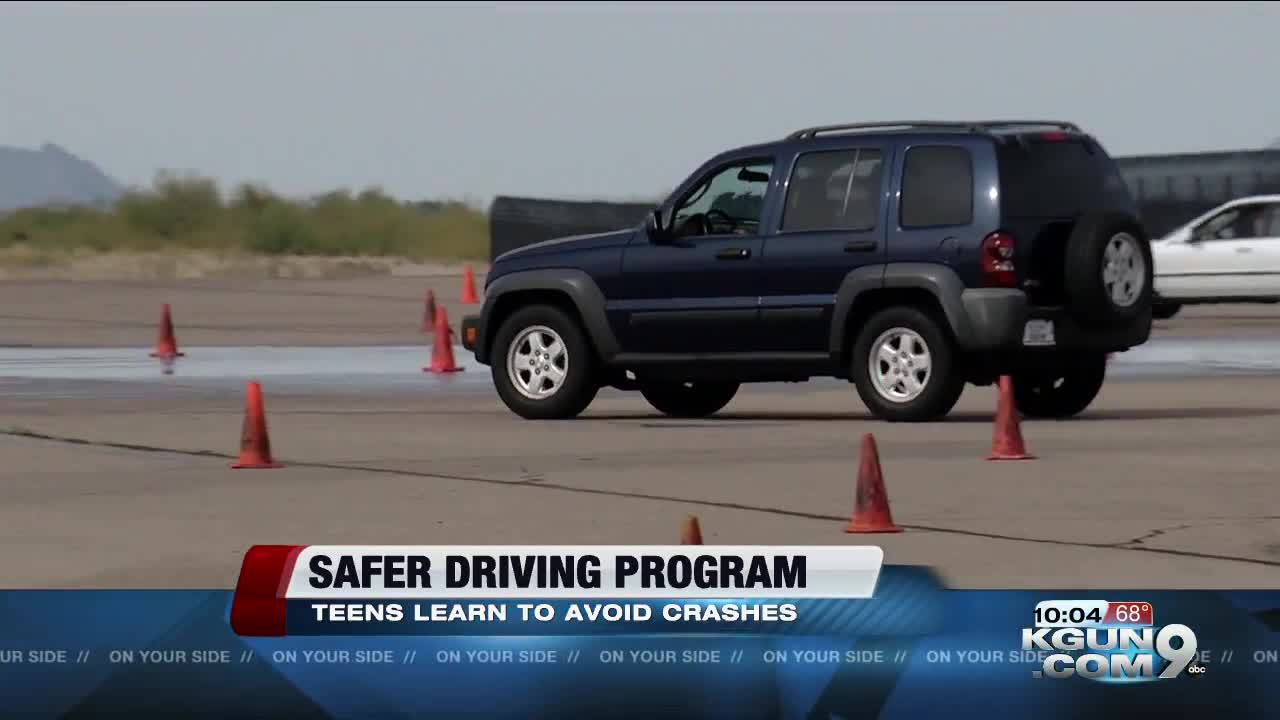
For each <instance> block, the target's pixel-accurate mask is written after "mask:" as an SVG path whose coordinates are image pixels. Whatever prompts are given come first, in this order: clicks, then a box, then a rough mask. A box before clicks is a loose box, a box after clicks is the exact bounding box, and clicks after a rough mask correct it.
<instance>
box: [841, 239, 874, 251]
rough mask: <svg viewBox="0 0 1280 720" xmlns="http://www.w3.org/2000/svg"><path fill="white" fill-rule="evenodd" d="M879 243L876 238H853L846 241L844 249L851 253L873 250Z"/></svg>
mask: <svg viewBox="0 0 1280 720" xmlns="http://www.w3.org/2000/svg"><path fill="white" fill-rule="evenodd" d="M877 244H878V243H876V241H875V240H851V241H849V242H848V243H845V246H844V251H845V252H849V253H854V252H871V251H872V250H875V249H876V245H877Z"/></svg>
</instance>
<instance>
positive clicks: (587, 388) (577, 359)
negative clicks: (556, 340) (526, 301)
mask: <svg viewBox="0 0 1280 720" xmlns="http://www.w3.org/2000/svg"><path fill="white" fill-rule="evenodd" d="M536 327H544V328H548V329H550V330H551V331H552V332H554V333H555V334H556V335H558V336H559V337H560V340H561V341H562V342H563V343H564V350H565V353H564V355H565V358H564V360H565V361H564V363H560V362H558V361H557V359H556V358H552V359H551V360H550V361H549V362H548V364H550V363H551V362H555V364H556V367H563V368H565V370H566V372H565V377H564V380H563V381H562V383H561V385H560V386H559V388H557V389H556V390H555V391H554V393H552V394H550V395H547V396H546V397H544V398H532V397H528V396H526V395H525V394H523V393H522V392H521V391H520V390H519V389H517V387H516V381H515V380H513V379H512V377H511V373H510V372H509V370H508V367H507V359H508V353H509V352H510V351H511V345H512V343H515V342H520V345H521V346H522V347H524V348H525V349H530V348H529V346H528V345H527V343H526V342H525V339H524V338H523V337H522V333H524V332H525V331H526V330H530V329H532V328H536ZM491 363H492V365H491V372H492V375H493V385H494V388H495V389H497V391H498V397H500V398H502V402H503V403H505V404H506V406H507V407H508V408H510V409H511V411H512V412H514V413H515V414H516V415H519V416H520V417H522V418H525V419H526V420H564V419H567V418H572V417H576V416H577V415H578V414H580V413H581V412H582V411H583V410H586V409H587V406H588V405H590V404H591V401H592V400H594V399H595V397H596V393H597V392H599V390H600V386H599V384H598V383H597V382H596V358H595V352H594V351H593V349H592V347H591V344H590V342H588V340H587V334H586V332H584V331H583V329H582V326H581V325H580V324H579V323H578V322H577V320H576V319H575V318H574V317H573V316H571V315H570V314H568V313H566V312H565V311H564V310H561V309H560V308H558V307H555V306H553V305H533V306H530V307H527V308H523V309H521V310H517V311H516V312H514V313H512V314H511V316H510V317H508V318H507V319H506V320H505V321H503V323H502V325H501V326H500V327H499V328H498V333H497V335H496V336H495V337H494V343H493V357H492V360H491Z"/></svg>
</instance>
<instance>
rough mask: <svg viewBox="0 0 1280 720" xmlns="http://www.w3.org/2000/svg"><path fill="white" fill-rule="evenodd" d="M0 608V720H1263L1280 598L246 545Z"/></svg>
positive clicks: (815, 550) (827, 558) (663, 551)
mask: <svg viewBox="0 0 1280 720" xmlns="http://www.w3.org/2000/svg"><path fill="white" fill-rule="evenodd" d="M0 602H3V607H4V608H5V610H6V612H5V615H4V616H3V617H4V621H3V624H2V625H0V631H2V634H0V708H4V710H3V712H0V716H3V717H20V718H90V717H100V716H111V717H123V716H128V717H162V716H170V715H172V714H174V713H175V712H177V713H178V714H183V712H180V711H181V710H183V709H187V708H196V707H198V708H199V709H200V712H199V714H200V715H201V716H207V717H240V716H253V717H259V718H276V717H280V718H285V717H288V718H367V717H406V716H433V717H434V716H443V717H456V716H470V715H475V716H483V717H498V718H503V717H512V718H525V717H543V716H545V717H579V716H587V717H597V716H605V717H645V718H653V717H691V716H698V717H715V718H719V717H724V718H757V717H759V718H811V717H821V718H853V717H867V716H878V717H882V718H897V717H903V718H906V717H921V716H930V715H935V714H937V713H938V712H939V710H940V709H942V708H945V711H946V714H947V715H948V716H951V717H967V716H971V715H973V716H977V715H979V714H980V713H982V712H989V710H990V707H991V703H993V702H999V704H1000V706H1001V707H1002V708H1004V710H1003V712H1005V713H1006V714H1008V715H1010V716H1011V717H1018V716H1023V715H1034V716H1035V717H1038V718H1058V717H1062V718H1067V717H1079V716H1081V715H1088V716H1091V717H1093V716H1098V717H1101V716H1109V715H1113V714H1114V715H1123V714H1124V713H1137V714H1140V715H1144V716H1145V715H1149V714H1151V713H1156V712H1161V713H1169V714H1171V715H1175V716H1176V715H1179V714H1180V713H1183V712H1187V711H1191V710H1195V709H1196V708H1200V709H1202V710H1203V711H1204V712H1206V713H1210V715H1206V716H1211V715H1212V716H1220V715H1221V714H1222V713H1223V712H1227V710H1228V709H1229V711H1230V712H1229V714H1230V715H1231V716H1233V717H1264V716H1276V715H1277V714H1280V690H1277V688H1280V682H1277V681H1278V680H1280V631H1278V630H1277V628H1276V624H1275V623H1274V622H1272V620H1273V618H1274V617H1275V615H1276V613H1277V609H1278V608H1280V592H1205V591H1196V592H1182V591H1134V590H1124V591H1104V590H1090V591H1073V592H1063V591H1053V592H1028V591H996V590H982V591H977V590H956V589H948V588H946V587H944V585H943V584H942V582H940V580H939V578H938V577H937V576H935V575H934V574H933V573H932V572H931V571H929V570H928V569H927V568H920V567H904V566H892V565H889V566H886V565H884V564H883V555H882V553H881V551H880V550H879V549H878V548H875V547H853V546H839V547H819V546H778V547H773V546H745V547H735V546H638V547H637V546H600V547H591V546H586V547H577V546H546V547H541V546H510V547H507V546H480V547H453V546H429V547H381V546H360V547H339V546H257V547H254V548H251V549H249V550H248V552H247V553H246V555H245V558H244V562H243V565H242V571H241V575H240V578H239V580H238V582H237V583H236V586H235V590H234V591H226V590H209V591H21V592H19V591H14V592H7V593H3V594H2V600H0ZM1213 713H1217V714H1218V715H1213Z"/></svg>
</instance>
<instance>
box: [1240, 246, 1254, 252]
mask: <svg viewBox="0 0 1280 720" xmlns="http://www.w3.org/2000/svg"><path fill="white" fill-rule="evenodd" d="M1236 252H1238V253H1249V252H1253V248H1247V247H1241V248H1236Z"/></svg>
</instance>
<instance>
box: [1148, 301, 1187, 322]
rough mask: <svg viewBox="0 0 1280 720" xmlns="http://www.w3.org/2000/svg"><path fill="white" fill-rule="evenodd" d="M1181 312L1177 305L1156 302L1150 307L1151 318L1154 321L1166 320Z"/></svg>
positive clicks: (1179, 306)
mask: <svg viewBox="0 0 1280 720" xmlns="http://www.w3.org/2000/svg"><path fill="white" fill-rule="evenodd" d="M1180 310H1182V305H1180V304H1178V303H1168V302H1157V303H1156V304H1155V305H1152V306H1151V317H1152V318H1153V319H1155V320H1168V319H1169V318H1172V317H1173V316H1174V315H1177V314H1178V312H1179V311H1180Z"/></svg>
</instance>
